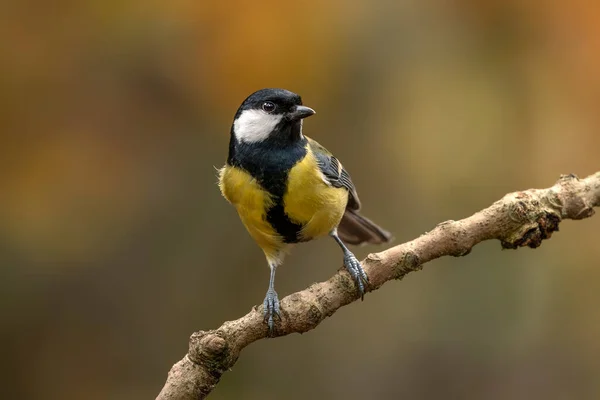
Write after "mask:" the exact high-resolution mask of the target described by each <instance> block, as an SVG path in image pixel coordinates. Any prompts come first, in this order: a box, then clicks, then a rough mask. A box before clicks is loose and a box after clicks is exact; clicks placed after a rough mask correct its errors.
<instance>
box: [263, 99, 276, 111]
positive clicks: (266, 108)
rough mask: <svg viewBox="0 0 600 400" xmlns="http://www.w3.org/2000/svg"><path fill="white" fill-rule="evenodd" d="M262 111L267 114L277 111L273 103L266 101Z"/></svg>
mask: <svg viewBox="0 0 600 400" xmlns="http://www.w3.org/2000/svg"><path fill="white" fill-rule="evenodd" d="M262 109H263V110H264V111H265V112H268V113H272V112H273V111H275V104H273V103H271V102H270V101H265V102H264V103H263V105H262Z"/></svg>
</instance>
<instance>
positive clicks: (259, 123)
mask: <svg viewBox="0 0 600 400" xmlns="http://www.w3.org/2000/svg"><path fill="white" fill-rule="evenodd" d="M314 113H315V111H314V110H313V109H312V108H309V107H305V106H303V105H302V99H301V98H300V96H298V95H297V94H296V93H293V92H290V91H288V90H284V89H261V90H259V91H257V92H254V93H252V94H251V95H250V96H248V97H247V98H246V100H244V102H243V103H242V105H241V106H240V108H239V109H238V110H237V113H236V114H235V118H234V121H233V126H232V127H231V135H232V140H237V141H239V142H242V143H257V142H264V141H266V140H270V141H271V140H272V141H273V142H274V143H280V144H285V143H286V142H287V143H293V142H295V141H297V140H300V139H303V136H302V119H304V118H306V117H310V116H311V115H313V114H314Z"/></svg>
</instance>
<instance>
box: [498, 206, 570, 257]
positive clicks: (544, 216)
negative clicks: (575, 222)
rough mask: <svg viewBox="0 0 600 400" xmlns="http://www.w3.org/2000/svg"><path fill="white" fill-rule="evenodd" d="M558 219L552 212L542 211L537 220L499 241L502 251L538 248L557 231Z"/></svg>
mask: <svg viewBox="0 0 600 400" xmlns="http://www.w3.org/2000/svg"><path fill="white" fill-rule="evenodd" d="M559 223H560V217H559V216H558V215H556V214H554V213H553V212H547V211H542V213H541V214H540V215H539V216H538V218H537V220H535V221H534V222H532V223H530V224H527V225H525V226H524V227H525V229H519V230H518V231H516V232H514V233H513V234H512V235H510V236H509V237H508V238H506V239H504V240H501V243H502V248H503V249H516V248H519V247H525V246H527V247H531V248H532V249H535V248H536V247H540V245H541V244H542V240H544V239H549V238H550V237H551V236H552V233H553V232H556V231H558V224H559Z"/></svg>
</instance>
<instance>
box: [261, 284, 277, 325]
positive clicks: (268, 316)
mask: <svg viewBox="0 0 600 400" xmlns="http://www.w3.org/2000/svg"><path fill="white" fill-rule="evenodd" d="M263 308H264V311H263V312H264V316H265V318H264V321H265V322H266V323H267V325H268V327H269V336H272V335H273V328H274V326H275V319H278V320H281V316H280V315H279V297H278V296H277V292H276V291H275V290H272V289H269V290H268V291H267V295H266V297H265V301H264V302H263Z"/></svg>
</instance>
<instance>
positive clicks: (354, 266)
mask: <svg viewBox="0 0 600 400" xmlns="http://www.w3.org/2000/svg"><path fill="white" fill-rule="evenodd" d="M344 266H345V267H346V269H347V270H348V272H349V273H350V276H352V279H354V282H356V286H357V288H358V293H359V294H360V298H361V300H362V299H363V298H364V296H365V291H366V288H367V285H368V284H369V277H368V276H367V274H366V273H365V270H364V269H363V267H362V265H360V261H358V259H357V258H356V257H355V256H354V254H352V253H346V254H345V255H344Z"/></svg>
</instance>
